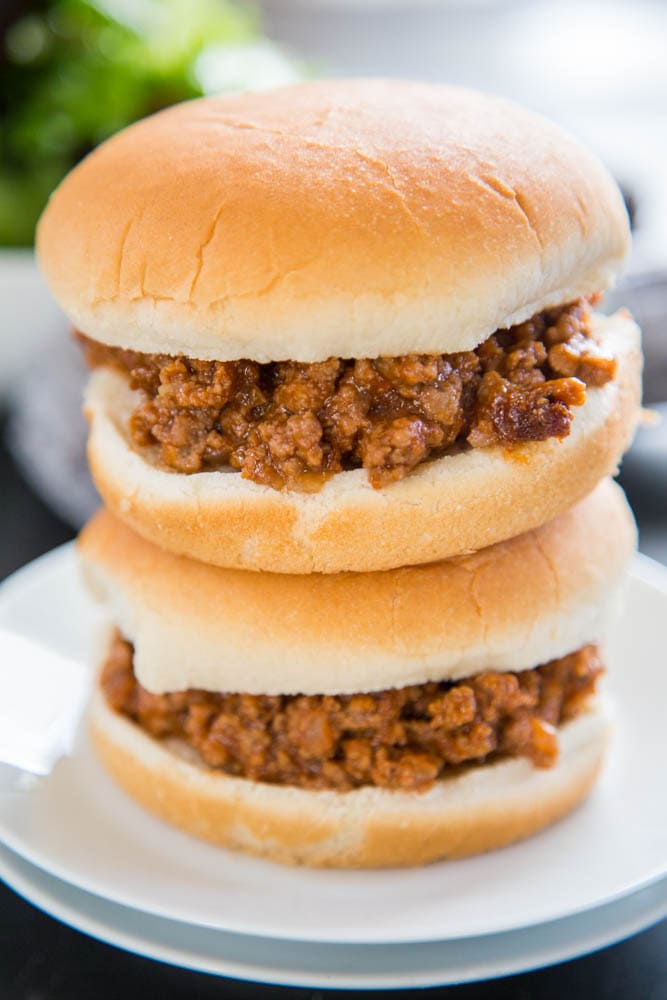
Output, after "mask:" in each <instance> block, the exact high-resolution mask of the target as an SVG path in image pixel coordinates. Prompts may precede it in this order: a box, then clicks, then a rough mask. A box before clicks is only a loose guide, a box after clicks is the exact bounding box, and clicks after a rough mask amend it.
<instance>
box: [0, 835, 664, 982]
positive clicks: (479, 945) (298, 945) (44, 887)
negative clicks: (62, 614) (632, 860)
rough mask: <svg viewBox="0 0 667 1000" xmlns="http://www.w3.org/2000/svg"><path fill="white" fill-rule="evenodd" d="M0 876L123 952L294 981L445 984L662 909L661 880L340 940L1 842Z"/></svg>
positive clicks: (566, 949)
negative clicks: (89, 888)
mask: <svg viewBox="0 0 667 1000" xmlns="http://www.w3.org/2000/svg"><path fill="white" fill-rule="evenodd" d="M0 876H2V877H3V878H4V879H5V881H6V882H7V884H8V885H10V886H13V888H14V889H16V891H17V892H19V893H20V894H21V895H23V896H25V897H26V899H28V900H30V901H31V902H32V903H34V904H35V905H36V906H38V907H39V908H40V909H42V910H45V911H46V912H47V913H50V914H51V915H52V916H54V917H57V918H58V919H59V920H62V921H63V922H64V923H66V924H69V925H70V926H71V927H76V928H77V929H78V930H81V931H84V933H86V934H89V935H91V937H95V938H98V939H99V940H101V941H106V942H107V943H109V944H114V945H117V946H118V947H119V948H123V949H124V950H125V951H130V952H134V953H135V954H138V955H144V956H145V957H146V958H157V959H160V960H161V961H163V962H168V963H170V964H171V965H178V966H181V967H182V968H187V969H195V970H197V971H199V972H210V973H214V974H217V975H221V976H231V977H233V978H235V979H251V980H253V981H255V982H261V983H278V984H282V985H291V986H310V987H329V988H333V987H339V988H347V989H383V988H384V989H386V988H392V987H394V988H397V987H402V988H404V989H407V988H410V987H418V986H449V985H452V984H454V983H464V982H474V981H475V980H480V979H492V978H495V977H497V976H507V975H511V974H512V973H516V972H527V971H529V970H531V969H537V968H543V967H544V966H546V965H554V964H555V963H557V962H565V961H567V960H568V959H571V958H577V957H579V956H580V955H584V954H589V953H590V952H592V951H596V950H598V949H599V948H604V947H605V946H606V945H609V944H613V943H614V942H616V941H620V940H622V939H623V938H627V937H630V936H631V935H632V934H636V933H638V932H639V931H641V930H643V929H644V928H646V927H650V926H651V925H652V924H655V923H657V922H658V921H659V920H661V919H663V918H664V917H665V916H667V881H665V880H663V881H661V882H659V883H657V884H656V885H652V886H649V887H648V888H646V889H643V890H640V891H639V892H637V893H632V894H631V895H630V896H626V897H625V898H624V899H622V900H618V901H616V902H615V903H608V904H607V905H606V906H602V907H597V908H596V909H593V910H589V911H587V912H586V913H583V914H579V915H577V916H574V917H569V918H567V919H565V920H557V921H555V922H553V923H549V924H541V925H539V926H537V927H531V928H528V929H525V930H521V931H510V932H506V933H504V934H486V935H484V936H483V937H477V938H467V939H465V940H463V941H443V942H437V941H434V942H428V943H416V944H403V945H343V944H337V945H336V944H313V943H305V942H301V941H298V942H296V941H295V942H291V941H280V940H277V939H275V938H257V937H248V936H246V935H243V934H228V933H225V932H224V931H216V930H210V929H208V928H205V927H197V926H194V925H192V924H183V923H178V922H177V921H174V920H166V919H165V918H163V917H153V916H149V915H148V914H146V913H142V912H140V911H139V910H132V909H128V908H127V907H124V906H119V905H118V904H117V903H110V902H109V901H108V900H104V899H100V898H99V897H98V896H93V895H92V894H90V893H87V892H83V891H82V890H81V889H76V888H74V886H72V885H69V884H68V883H67V882H62V881H60V880H59V879H56V878H54V876H52V875H48V874H47V873H46V872H44V871H42V870H41V869H39V868H36V867H34V866H33V865H30V864H28V862H26V861H23V860H22V859H21V858H19V857H18V856H17V855H16V854H13V853H12V852H11V851H8V850H7V849H6V848H0Z"/></svg>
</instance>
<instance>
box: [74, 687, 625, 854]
mask: <svg viewBox="0 0 667 1000" xmlns="http://www.w3.org/2000/svg"><path fill="white" fill-rule="evenodd" d="M90 721H91V728H92V734H93V740H94V744H95V747H96V750H97V752H98V754H99V757H100V759H101V760H102V762H103V764H104V766H105V767H106V769H107V770H108V772H109V773H110V774H111V776H112V777H113V778H114V780H115V781H116V782H117V783H118V784H119V785H120V786H121V787H122V788H123V789H124V790H125V791H126V792H127V793H128V794H129V795H130V796H132V797H133V798H134V799H136V801H137V802H139V803H141V805H142V806H144V807H145V808H146V809H148V810H150V811H151V812H153V813H154V814H155V815H157V816H159V817H160V819H162V820H164V821H166V822H168V823H171V824H173V825H175V826H177V827H179V828H180V829H181V830H184V831H186V832H187V833H189V834H192V835H194V836H196V837H200V838H202V839H204V840H206V841H209V842H211V843H213V844H217V845H219V846H222V847H228V848H233V849H235V850H242V851H245V852H247V853H249V854H253V855H257V856H260V857H264V858H268V859H270V860H272V861H278V862H282V863H285V864H301V865H309V866H312V867H331V868H389V867H407V866H411V865H422V864H428V863H429V862H432V861H437V860H439V859H446V858H451V859H454V858H463V857H467V856H469V855H473V854H479V853H482V852H484V851H490V850H493V849H494V848H498V847H504V846H505V845H507V844H511V843H513V842H515V841H517V840H522V839H523V838H525V837H528V836H530V835H531V834H533V833H536V832H537V831H539V830H542V829H544V827H547V826H549V825H550V824H551V823H554V822H555V821H556V820H558V819H560V818H561V817H562V816H564V815H566V813H568V812H570V811H571V810H572V809H574V808H575V806H577V805H578V804H579V803H580V802H581V801H582V799H583V798H584V797H585V796H586V795H587V793H588V792H589V790H590V788H591V786H592V785H593V783H594V781H595V778H596V776H597V774H598V772H599V770H600V767H601V764H602V760H603V756H604V750H605V746H606V743H607V739H608V734H609V730H610V722H609V716H608V713H607V709H606V706H605V703H604V701H603V700H602V699H601V698H599V697H596V698H595V699H592V700H591V702H590V703H589V706H588V708H587V710H586V711H585V712H584V713H583V714H581V715H579V716H577V718H575V719H573V720H572V721H570V722H567V723H565V724H564V725H563V726H561V727H559V739H560V747H561V752H560V757H559V760H558V763H557V764H556V765H555V766H554V767H553V768H550V769H546V770H544V769H539V768H536V767H534V766H533V764H531V763H530V761H528V760H526V759H525V758H515V759H507V760H501V761H497V762H495V763H492V764H488V765H484V766H481V767H476V768H471V769H470V770H468V771H465V772H464V773H462V774H460V775H458V776H456V777H452V778H448V779H445V780H441V781H439V782H437V783H436V785H435V786H434V787H433V788H432V789H430V790H429V791H427V792H423V793H418V792H401V791H389V790H386V789H379V788H371V787H364V788H359V789H356V790H354V791H350V792H334V791H309V790H304V789H302V788H295V787H288V786H280V785H269V784H261V783H259V782H253V781H249V780H247V779H243V778H234V777H230V776H228V775H226V774H223V773H222V772H218V771H214V770H212V769H210V768H207V767H205V766H203V765H202V764H200V763H198V762H196V761H195V758H194V756H193V755H192V754H191V753H189V752H187V750H186V748H185V746H184V745H182V744H177V743H175V742H169V743H168V742H159V741H157V740H155V739H153V738H152V737H150V736H148V735H146V734H145V733H144V732H143V731H142V730H141V729H140V728H139V727H138V726H137V725H135V724H134V723H132V722H130V721H128V720H127V719H126V718H124V717H123V716H121V715H118V714H116V713H115V712H113V711H112V710H111V709H110V708H109V707H108V705H107V703H106V701H105V700H104V698H103V696H102V694H101V693H100V692H99V691H98V692H96V694H95V696H94V698H93V703H92V706H91V715H90Z"/></svg>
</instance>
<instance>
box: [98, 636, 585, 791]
mask: <svg viewBox="0 0 667 1000" xmlns="http://www.w3.org/2000/svg"><path fill="white" fill-rule="evenodd" d="M132 661H133V648H132V646H131V644H130V643H129V642H126V641H125V640H124V639H123V638H122V636H121V635H120V634H119V633H116V635H115V637H114V639H113V642H112V646H111V650H110V653H109V657H108V659H107V661H106V663H105V666H104V669H103V672H102V678H101V685H102V690H103V692H104V694H105V696H106V699H107V701H108V703H109V704H110V706H111V707H112V708H113V709H115V710H116V711H117V712H120V713H122V714H123V715H126V716H128V717H129V718H130V719H132V720H133V721H134V722H136V723H138V724H139V725H140V726H141V727H142V728H143V729H144V730H146V731H147V732H148V733H150V734H151V736H154V737H157V738H158V739H166V738H170V737H176V738H178V739H181V740H185V741H186V742H187V743H188V744H190V746H191V747H193V748H194V749H195V750H196V751H197V753H198V754H199V756H200V757H201V759H202V760H203V761H204V762H205V763H206V764H208V765H209V766H210V767H213V768H219V769H220V770H222V771H224V772H225V773H226V774H231V775H235V776H238V777H242V778H250V779H251V780H253V781H264V782H270V783H273V784H280V785H298V786H300V787H302V788H311V789H323V788H332V789H336V790H338V791H347V790H349V789H352V788H359V787H361V786H362V785H376V786H378V787H381V788H396V789H404V790H424V789H427V788H429V787H430V786H431V785H432V784H433V782H434V781H436V779H438V778H440V777H442V776H446V775H449V774H455V773H457V772H458V771H460V769H461V768H462V767H464V766H470V765H478V764H483V763H485V762H488V761H490V760H494V759H496V758H498V757H501V756H505V757H507V756H512V757H528V758H530V760H531V761H532V762H533V763H534V764H535V765H537V766H538V767H550V766H551V765H552V764H554V763H555V761H556V759H557V756H558V736H557V732H556V726H558V725H559V723H561V722H564V721H565V720H567V719H570V718H572V717H573V716H575V715H577V714H578V713H579V712H580V711H581V710H582V708H583V706H584V704H585V702H586V700H587V699H588V697H589V696H590V695H591V694H592V692H593V691H594V689H595V683H596V680H597V677H598V676H599V674H600V673H601V672H602V664H601V661H600V657H599V654H598V651H597V649H596V647H595V646H584V647H583V648H582V649H580V650H578V651H577V652H576V653H571V654H570V655H569V656H564V657H562V658H561V659H559V660H551V661H550V662H549V663H545V664H544V665H543V666H541V667H536V668H535V669H534V670H523V671H521V672H520V673H516V674H512V673H497V672H495V671H484V672H483V673H480V674H476V675H475V676H474V677H468V678H465V679H464V680H461V681H457V682H456V683H441V684H437V683H431V684H421V685H415V686H413V687H406V688H399V689H394V690H390V691H376V692H374V693H373V694H353V695H335V696H334V695H279V696H275V697H269V696H265V695H249V694H212V693H210V692H207V691H197V690H189V691H184V692H179V693H176V694H165V695H155V694H150V693H149V692H148V691H146V689H145V688H143V687H142V686H141V685H140V684H139V682H138V681H137V679H136V677H135V675H134V669H133V663H132Z"/></svg>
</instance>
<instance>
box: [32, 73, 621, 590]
mask: <svg viewBox="0 0 667 1000" xmlns="http://www.w3.org/2000/svg"><path fill="white" fill-rule="evenodd" d="M37 245H38V253H39V258H40V262H41V266H42V268H43V271H44V274H45V276H46V278H47V280H48V282H49V284H50V286H51V289H52V290H53V292H54V294H55V296H56V298H57V299H58V301H59V302H60V304H61V305H62V307H63V308H64V310H65V311H66V313H67V314H68V316H69V317H70V319H71V321H72V323H73V324H74V326H75V328H76V330H77V331H78V333H79V337H80V340H81V343H82V346H83V348H84V351H85V354H86V356H87V358H88V360H89V362H90V363H91V365H92V367H93V369H94V371H93V374H92V377H91V380H90V384H89V389H88V393H87V400H86V411H87V414H88V417H89V420H90V439H89V460H90V466H91V469H92V472H93V476H94V478H95V481H96V483H97V486H98V488H99V490H100V492H101V494H102V497H103V499H104V500H105V502H106V504H107V505H108V507H109V508H110V509H111V510H112V511H113V512H115V513H116V514H117V515H118V517H120V518H121V519H122V520H123V521H125V522H126V523H127V524H128V525H130V526H131V527H132V528H134V529H135V530H136V531H137V532H138V533H139V534H140V535H142V536H144V537H145V538H146V539H149V540H151V541H153V542H155V543H157V544H158V545H159V546H161V547H163V548H166V549H169V550H170V551H172V552H174V553H177V554H184V555H188V556H191V557H194V558H197V559H200V560H202V561H204V562H207V563H211V564H217V565H219V566H225V567H232V568H243V569H252V570H270V571H274V572H277V573H295V574H298V573H310V572H313V571H318V572H324V573H337V572H340V571H343V570H357V571H369V570H383V569H391V568H393V567H397V566H401V565H405V564H416V563H425V562H429V561H434V560H440V559H443V558H447V557H450V556H457V555H460V554H462V553H465V552H469V551H473V550H477V549H480V548H482V547H483V546H487V545H490V544H492V543H495V542H498V541H502V540H504V539H507V538H510V537H512V536H514V535H517V534H519V533H521V532H525V531H528V530H531V529H533V528H537V527H539V526H540V525H542V524H544V523H545V522H547V521H549V520H550V519H552V518H553V517H555V516H556V515H558V514H560V513H562V512H563V511H565V510H566V509H567V508H568V507H569V506H571V505H572V504H573V503H576V502H577V501H579V500H580V499H581V498H582V497H584V496H586V495H587V494H588V493H589V492H590V491H591V490H592V489H593V487H594V486H595V485H596V483H598V482H599V481H600V480H601V479H602V478H604V477H605V476H607V475H608V474H610V473H611V472H613V470H614V469H615V468H616V466H617V464H618V461H619V459H620V456H621V454H622V453H623V451H624V449H625V448H626V447H627V445H628V443H629V441H630V439H631V436H632V433H633V430H634V426H635V422H636V417H637V412H638V406H639V396H640V351H639V333H638V330H637V328H636V326H635V324H634V323H633V322H632V320H631V318H630V317H629V315H628V314H626V313H623V312H621V313H618V314H616V315H615V316H612V317H605V316H604V315H602V314H601V313H600V312H599V310H598V309H597V308H596V306H597V305H598V302H599V296H600V293H601V292H602V291H604V289H605V288H607V287H608V286H609V285H610V284H611V283H612V282H613V280H614V278H615V276H616V274H617V273H618V270H619V268H620V266H621V263H622V261H623V258H624V256H625V254H626V251H627V248H628V223H627V217H626V213H625V209H624V206H623V202H622V199H621V196H620V194H619V191H618V189H617V187H616V185H615V184H614V182H613V180H612V179H611V178H610V176H609V175H608V174H607V172H606V171H605V169H604V168H603V167H602V165H601V164H600V163H599V162H598V160H597V159H596V158H595V157H594V156H593V155H592V154H590V153H589V152H587V151H586V150H585V149H583V148H582V147H581V146H580V145H579V144H578V143H577V142H575V141H574V140H573V139H572V138H570V137H569V136H568V135H567V134H565V133H564V132H562V131H561V130H560V129H558V128H557V127H556V126H554V125H552V124H550V123H548V122H546V121H545V120H543V119H542V118H540V117H538V116H536V115H534V114H532V113H530V112H528V111H524V110H522V109H520V108H517V107H515V106H513V105H512V104H509V103H507V102H505V101H502V100H499V99H496V98H492V97H489V96H484V95H481V94H478V93H475V92H472V91H468V90H464V89H459V88H453V87H447V86H433V85H426V84H418V83H407V82H398V81H381V80H373V81H370V80H369V81H329V82H319V83H317V82H313V83H307V84H303V85H300V86H296V87H291V88H285V89H282V90H276V91H272V92H269V93H254V94H243V95H236V96H226V97H220V98H207V99H203V100H200V101H194V102H191V103H187V104H183V105H180V106H177V107H174V108H171V109H169V110H167V111H164V112H161V113H160V114H157V115H155V116H153V117H151V118H149V119H147V120H145V121H143V122H140V123H138V124H137V125H134V126H132V127H131V128H129V129H127V130H125V131H124V132H121V133H120V134H119V135H117V136H115V137H114V138H112V139H111V140H109V141H108V142H106V143H104V144H103V145H102V146H101V147H100V148H98V149H97V150H96V151H95V152H93V153H92V154H91V155H90V156H89V157H88V158H87V159H86V160H84V161H83V163H81V164H80V165H79V166H78V167H77V168H76V169H75V170H74V171H73V172H72V173H71V174H70V175H69V177H68V178H66V179H65V181H64V182H63V183H62V184H61V186H60V187H59V188H58V189H57V191H56V192H55V194H54V195H53V197H52V199H51V201H50V204H49V206H48V208H47V209H46V212H45V214H44V216H43V218H42V220H41V223H40V226H39V232H38V240H37ZM262 586H268V584H262Z"/></svg>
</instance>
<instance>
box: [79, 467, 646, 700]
mask: <svg viewBox="0 0 667 1000" xmlns="http://www.w3.org/2000/svg"><path fill="white" fill-rule="evenodd" d="M635 541H636V536H635V527H634V522H633V519H632V514H631V513H630V510H629V508H628V506H627V503H626V501H625V498H624V496H623V492H622V490H621V489H620V487H618V486H617V485H616V484H614V483H613V482H611V481H610V480H607V481H605V482H603V483H601V484H600V485H599V486H598V488H597V489H596V490H595V491H594V492H593V493H592V494H591V495H590V496H589V497H587V498H586V499H585V500H584V501H582V502H581V503H580V504H578V505H577V506H576V507H574V508H572V509H571V510H569V511H567V512H566V513H565V514H563V515H561V516H560V517H559V518H558V519H556V520H555V521H552V522H550V523H549V524H546V525H544V526H543V527H542V528H540V529H538V530H537V531H532V532H528V533H526V534H524V535H521V536H519V537H517V538H514V539H512V540H511V541H509V542H503V543H501V544H499V545H496V546H494V547H492V548H489V549H486V550H483V551H481V552H477V553H475V554H473V555H469V556H463V557H461V558H459V559H454V560H446V561H444V562H440V563H431V564H429V565H425V566H413V567H406V568H403V569H396V570H389V571H386V572H381V573H341V574H335V575H322V574H311V575H309V576H290V575H286V576H281V575H279V574H272V573H248V572H245V571H243V570H229V569H221V568H219V567H214V566H207V565H205V564H204V563H198V562H195V561H194V560H190V559H185V558H183V557H182V556H174V555H171V554H169V553H167V552H164V551H163V550H161V549H159V548H158V547H157V546H154V545H152V544H151V543H150V542H146V541H144V540H143V539H142V538H140V537H139V536H138V535H136V534H135V533H134V532H132V531H131V530H130V529H129V528H127V527H126V526H125V525H123V524H122V523H121V522H120V521H118V520H117V519H116V518H114V517H113V516H112V515H111V514H109V513H108V512H106V511H103V512H100V513H99V514H97V515H96V516H95V517H94V518H93V520H92V521H91V522H90V523H89V524H88V526H87V527H86V528H84V530H83V532H82V534H81V536H80V539H79V546H78V548H79V556H80V560H81V563H82V566H83V570H84V575H85V579H86V581H87V582H88V583H89V584H90V586H91V588H92V590H93V592H94V593H95V594H96V595H97V596H98V598H99V599H101V601H102V603H103V605H104V610H105V612H106V617H107V619H108V620H109V621H110V622H112V623H113V624H115V625H117V626H118V627H119V628H120V630H121V632H122V633H123V635H124V636H126V638H127V639H129V640H130V641H131V642H133V643H134V647H135V653H134V666H135V672H136V675H137V678H138V679H139V681H140V682H141V684H142V685H143V686H144V687H146V688H147V689H148V690H150V691H153V692H156V693H162V692H167V691H180V690H184V689H187V688H203V689H207V690H210V691H223V692H227V691H240V692H247V693H249V694H270V695H274V694H341V693H354V692H359V691H364V692H365V691H377V690H383V689H386V688H392V687H404V686H406V685H409V684H422V683H425V682H427V681H440V680H455V679H458V678H461V677H466V676H469V675H471V674H474V673H477V672H479V671H480V670H485V669H490V670H509V671H516V670H523V669H529V668H533V667H535V666H538V665H539V664H541V663H545V662H547V661H548V660H551V659H554V658H556V657H560V656H564V655H566V654H567V653H570V652H572V651H574V650H576V649H579V648H580V647H581V646H583V645H585V644H587V643H590V642H599V641H601V640H603V639H604V635H605V631H606V625H607V623H608V619H609V617H610V615H611V613H612V612H613V606H614V603H615V600H614V599H615V597H616V593H617V590H618V586H619V583H620V581H621V580H622V577H623V574H624V571H625V568H626V566H627V563H628V560H629V558H630V556H631V554H632V552H633V551H634V547H635Z"/></svg>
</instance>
